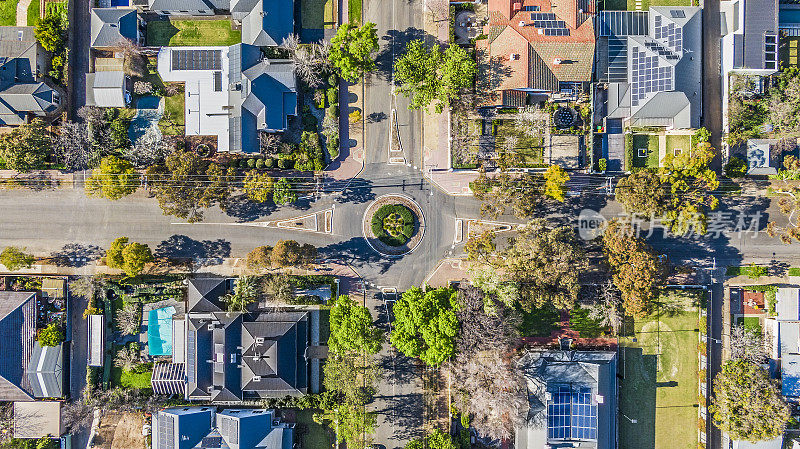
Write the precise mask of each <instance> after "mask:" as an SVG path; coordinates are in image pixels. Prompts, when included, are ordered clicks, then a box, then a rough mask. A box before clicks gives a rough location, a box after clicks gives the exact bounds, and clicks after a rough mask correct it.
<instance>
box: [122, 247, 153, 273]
mask: <svg viewBox="0 0 800 449" xmlns="http://www.w3.org/2000/svg"><path fill="white" fill-rule="evenodd" d="M122 258H123V260H124V261H125V263H124V264H123V265H122V269H123V271H125V274H127V275H128V276H136V275H138V274H139V273H141V272H142V270H144V266H145V265H146V264H148V263H150V262H152V261H153V260H154V259H153V253H152V252H151V251H150V247H149V246H147V245H143V244H141V243H137V242H132V243H129V244H128V245H127V246H125V248H124V249H123V250H122Z"/></svg>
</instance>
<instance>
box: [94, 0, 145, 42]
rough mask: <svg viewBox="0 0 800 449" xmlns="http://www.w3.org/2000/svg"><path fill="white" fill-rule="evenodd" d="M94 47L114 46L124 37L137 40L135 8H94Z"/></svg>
mask: <svg viewBox="0 0 800 449" xmlns="http://www.w3.org/2000/svg"><path fill="white" fill-rule="evenodd" d="M91 27H92V41H91V46H92V47H113V46H115V45H118V44H119V43H120V42H121V41H122V40H123V39H128V40H131V41H133V42H136V41H137V35H138V30H137V28H138V23H137V19H136V9H134V8H130V9H129V8H94V9H92V17H91Z"/></svg>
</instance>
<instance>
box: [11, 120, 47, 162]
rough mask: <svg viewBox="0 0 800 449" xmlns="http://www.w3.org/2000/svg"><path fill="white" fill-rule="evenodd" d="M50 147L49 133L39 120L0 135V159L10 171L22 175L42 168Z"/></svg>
mask: <svg viewBox="0 0 800 449" xmlns="http://www.w3.org/2000/svg"><path fill="white" fill-rule="evenodd" d="M51 147H52V140H51V139H50V133H49V132H48V131H47V128H45V125H44V122H42V121H41V120H39V119H35V120H33V121H32V122H30V123H26V124H23V125H20V126H18V127H16V128H14V129H13V130H12V131H11V132H10V133H5V134H0V158H2V159H3V160H4V161H5V163H6V168H8V169H10V170H16V171H18V172H23V173H24V172H29V171H31V170H35V169H39V168H42V167H43V166H44V162H45V160H46V159H47V154H48V152H49V151H50V148H51Z"/></svg>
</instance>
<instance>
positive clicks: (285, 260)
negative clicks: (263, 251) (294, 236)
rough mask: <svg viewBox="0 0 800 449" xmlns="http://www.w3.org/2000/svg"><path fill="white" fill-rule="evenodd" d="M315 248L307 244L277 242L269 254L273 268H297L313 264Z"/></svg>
mask: <svg viewBox="0 0 800 449" xmlns="http://www.w3.org/2000/svg"><path fill="white" fill-rule="evenodd" d="M316 258H317V248H316V247H315V246H314V245H311V244H309V243H304V244H302V245H301V244H299V243H297V242H296V241H294V240H278V243H276V244H275V247H273V248H272V251H271V252H270V255H269V259H270V262H271V263H272V266H274V267H299V266H305V265H310V264H312V263H314V260H315V259H316Z"/></svg>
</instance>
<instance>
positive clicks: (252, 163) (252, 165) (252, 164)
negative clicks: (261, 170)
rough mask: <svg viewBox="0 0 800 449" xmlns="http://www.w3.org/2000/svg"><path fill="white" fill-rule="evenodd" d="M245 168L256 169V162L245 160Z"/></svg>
mask: <svg viewBox="0 0 800 449" xmlns="http://www.w3.org/2000/svg"><path fill="white" fill-rule="evenodd" d="M247 167H248V168H256V160H255V159H254V158H250V159H248V160H247Z"/></svg>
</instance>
